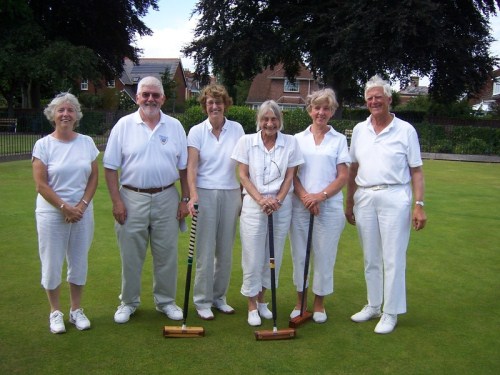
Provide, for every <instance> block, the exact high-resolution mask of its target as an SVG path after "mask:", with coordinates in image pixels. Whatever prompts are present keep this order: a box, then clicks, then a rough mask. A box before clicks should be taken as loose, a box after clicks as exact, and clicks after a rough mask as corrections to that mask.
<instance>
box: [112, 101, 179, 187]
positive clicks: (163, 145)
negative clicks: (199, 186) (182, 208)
mask: <svg viewBox="0 0 500 375" xmlns="http://www.w3.org/2000/svg"><path fill="white" fill-rule="evenodd" d="M103 164H104V167H105V168H109V169H113V170H118V169H120V168H121V173H120V183H121V184H122V185H131V186H134V187H136V188H140V189H149V188H155V187H162V186H168V185H170V184H172V183H174V182H175V181H176V180H178V179H179V172H178V170H179V169H186V167H187V143H186V132H185V131H184V128H183V127H182V125H181V123H180V122H179V120H177V119H175V118H173V117H170V116H167V115H165V114H164V113H163V112H161V117H160V122H159V123H158V124H157V125H156V127H155V128H154V130H151V129H150V128H149V127H148V126H147V125H146V124H145V123H144V122H143V121H142V119H141V116H140V114H139V111H137V112H134V113H131V114H130V115H127V116H124V117H122V118H121V119H120V120H118V122H117V123H116V125H115V126H114V127H113V129H112V130H111V134H110V135H109V139H108V144H107V146H106V151H105V152H104V158H103Z"/></svg>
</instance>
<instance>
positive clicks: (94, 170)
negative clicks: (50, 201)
mask: <svg viewBox="0 0 500 375" xmlns="http://www.w3.org/2000/svg"><path fill="white" fill-rule="evenodd" d="M90 168H91V170H90V176H89V179H88V181H87V186H86V187H85V191H84V192H83V196H82V199H81V200H80V202H78V204H77V205H76V207H80V208H82V210H83V211H84V212H85V210H86V209H87V207H88V205H89V203H90V201H91V200H92V198H94V194H95V192H96V190H97V183H98V180H99V167H98V165H97V160H94V161H93V162H92V163H90Z"/></svg>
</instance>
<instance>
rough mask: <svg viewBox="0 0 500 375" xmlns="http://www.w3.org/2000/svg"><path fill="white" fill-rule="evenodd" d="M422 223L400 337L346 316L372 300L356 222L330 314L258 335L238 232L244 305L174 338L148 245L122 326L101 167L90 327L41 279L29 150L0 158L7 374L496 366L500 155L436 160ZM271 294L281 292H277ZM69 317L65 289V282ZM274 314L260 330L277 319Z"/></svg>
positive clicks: (284, 295) (284, 283)
mask: <svg viewBox="0 0 500 375" xmlns="http://www.w3.org/2000/svg"><path fill="white" fill-rule="evenodd" d="M424 171H425V174H426V186H427V189H426V190H427V193H426V199H425V201H426V212H427V215H428V224H427V227H426V229H425V230H423V231H421V232H413V233H412V239H411V243H410V247H409V250H408V269H407V284H408V313H407V314H405V315H401V316H400V317H399V321H398V326H397V328H396V330H395V331H394V333H392V334H390V335H386V336H384V335H376V334H375V333H373V329H374V327H375V324H376V321H371V322H367V323H362V324H356V323H353V322H351V321H350V319H349V317H350V316H351V315H352V314H353V313H355V312H357V311H358V310H359V309H360V308H361V307H362V306H363V305H364V303H365V300H366V296H365V295H366V292H365V285H364V279H363V270H362V268H363V264H362V263H363V261H362V254H361V250H360V247H359V244H358V239H357V234H356V231H355V228H354V227H351V226H346V229H345V231H344V233H343V235H342V238H341V243H340V247H339V254H338V257H337V264H336V268H335V289H336V292H335V294H334V295H333V296H329V297H327V299H326V309H327V313H328V317H329V319H328V321H327V322H326V323H325V324H322V325H318V324H315V323H312V322H311V323H308V324H306V325H304V326H303V327H301V328H299V329H298V332H297V337H296V338H295V339H293V340H283V341H256V340H255V338H254V336H253V332H254V328H252V327H250V326H248V324H247V323H246V299H245V298H244V297H243V296H242V295H241V294H240V293H239V290H240V286H241V277H242V276H241V265H240V253H241V247H240V242H239V236H237V241H236V245H235V249H234V262H233V274H232V282H231V287H230V291H229V295H228V302H229V303H230V304H231V305H232V306H234V307H235V308H236V310H237V313H236V314H235V315H230V316H225V315H221V314H216V318H215V320H213V321H209V322H206V321H202V320H200V319H199V318H198V317H197V316H196V314H195V312H194V309H193V307H192V305H191V309H190V311H189V314H190V315H189V318H188V325H189V326H203V327H204V328H205V331H206V337H204V338H200V339H167V338H164V337H163V336H162V329H163V326H164V325H172V326H179V323H178V322H173V321H170V320H169V319H167V318H166V316H164V315H162V314H160V313H158V312H156V311H155V309H154V303H153V300H152V292H151V290H152V280H151V256H150V255H148V258H147V262H146V265H145V268H144V272H143V292H142V305H141V306H140V308H139V310H138V311H137V312H136V314H135V315H134V316H133V317H132V318H131V320H130V322H129V323H127V324H123V325H118V324H116V323H114V321H113V314H114V312H115V309H116V306H117V305H118V304H119V300H118V294H119V291H120V273H121V270H120V259H119V258H120V257H119V252H118V249H117V246H116V240H115V234H114V230H113V219H112V215H111V203H110V200H109V197H108V193H107V190H106V187H105V182H104V178H103V175H102V174H101V176H100V186H99V189H98V191H97V193H96V197H95V221H96V231H95V237H94V243H93V246H92V249H91V252H90V256H89V259H90V265H89V276H88V284H87V287H86V290H85V295H84V301H83V306H84V308H85V312H86V313H87V315H88V317H89V318H90V320H91V322H92V329H91V330H89V331H84V332H80V331H77V330H76V328H74V326H72V325H70V324H69V323H67V325H66V328H67V333H66V334H64V335H53V334H51V333H50V332H49V329H48V313H49V306H48V302H47V299H46V296H45V293H44V291H43V289H42V288H41V287H40V262H39V259H38V249H37V237H36V230H35V222H34V207H35V191H34V184H33V181H32V177H31V164H30V162H29V161H18V162H9V163H0V176H1V178H0V239H1V241H0V257H1V258H0V259H1V267H2V268H1V269H2V270H1V273H0V275H1V283H0V298H1V301H2V302H1V305H0V309H1V313H2V314H1V319H0V373H1V374H56V373H60V374H64V373H65V374H132V373H136V374H163V373H174V374H180V373H183V374H192V373H200V374H268V373H276V374H282V373H297V374H306V373H307V374H497V373H498V369H499V368H500V350H499V347H500V344H499V327H500V313H499V311H500V292H499V290H500V277H499V274H500V252H499V244H500V234H499V233H500V231H499V228H500V214H499V211H500V202H499V198H500V165H498V164H486V163H485V164H479V163H460V162H447V161H427V160H426V161H425V163H424ZM187 250H188V234H187V233H184V234H181V236H180V241H179V279H178V286H177V290H178V294H177V303H178V304H179V305H181V306H182V301H183V298H184V281H185V270H186V258H187ZM291 273H292V266H291V256H290V252H289V249H288V247H287V248H286V251H285V256H284V263H283V267H282V271H281V278H280V287H279V289H278V328H285V327H287V325H288V314H289V313H290V311H291V310H292V308H293V306H294V302H295V292H294V290H293V287H292V281H291ZM269 297H270V293H269ZM62 304H63V306H68V307H67V308H65V309H64V311H63V312H64V313H65V318H66V321H67V318H68V309H69V301H68V290H67V288H64V289H63V291H62ZM271 328H272V324H271V322H270V321H264V324H263V326H262V327H261V328H259V329H271Z"/></svg>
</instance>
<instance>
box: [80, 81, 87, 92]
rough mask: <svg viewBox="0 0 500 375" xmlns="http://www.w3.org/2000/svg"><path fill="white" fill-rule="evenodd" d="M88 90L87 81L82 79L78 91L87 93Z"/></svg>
mask: <svg viewBox="0 0 500 375" xmlns="http://www.w3.org/2000/svg"><path fill="white" fill-rule="evenodd" d="M88 89H89V80H88V79H82V82H81V83H80V90H82V91H87V90H88Z"/></svg>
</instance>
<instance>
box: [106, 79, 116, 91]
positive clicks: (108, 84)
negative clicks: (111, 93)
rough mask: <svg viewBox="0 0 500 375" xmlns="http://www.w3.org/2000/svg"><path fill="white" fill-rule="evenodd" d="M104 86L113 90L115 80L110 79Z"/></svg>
mask: <svg viewBox="0 0 500 375" xmlns="http://www.w3.org/2000/svg"><path fill="white" fill-rule="evenodd" d="M106 86H107V87H108V88H110V89H114V88H115V80H114V79H112V80H110V81H108V82H106Z"/></svg>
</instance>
